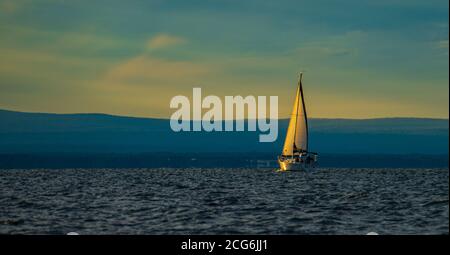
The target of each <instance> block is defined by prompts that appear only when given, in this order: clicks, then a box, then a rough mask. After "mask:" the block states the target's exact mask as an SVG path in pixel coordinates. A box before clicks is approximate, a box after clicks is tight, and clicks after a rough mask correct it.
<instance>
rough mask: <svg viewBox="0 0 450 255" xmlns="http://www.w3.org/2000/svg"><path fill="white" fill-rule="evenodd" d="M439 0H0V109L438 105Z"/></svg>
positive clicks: (438, 111) (144, 113)
mask: <svg viewBox="0 0 450 255" xmlns="http://www.w3.org/2000/svg"><path fill="white" fill-rule="evenodd" d="M448 5H449V3H448V1H447V0H439V1H437V0H429V1H423V0H420V1H419V0H407V1H406V0H405V1H399V0H378V1H373V0H370V1H369V0H342V1H324V0H311V1H297V0H277V1H258V0H239V1H238V0H217V1H200V0H193V1H183V0H176V1H162V0H154V1H151V0H150V1H133V0H131V1H120V0H90V1H86V0H79V1H63V0H33V1H31V0H0V109H9V110H18V111H28V112H53V113H91V112H95V113H108V114H116V115H126V116H139V117H155V118H169V117H170V115H171V114H172V113H173V112H174V110H173V109H170V108H169V103H170V100H171V98H172V97H174V96H177V95H185V96H191V95H192V88H194V87H200V88H202V93H203V95H204V96H206V95H217V96H219V97H224V96H233V95H242V96H247V95H253V96H264V95H265V96H278V97H279V100H278V101H279V116H280V118H283V117H287V116H288V115H289V114H290V112H291V108H292V104H293V100H294V96H295V89H296V80H297V72H298V71H300V70H302V71H304V73H305V74H304V92H305V97H306V98H305V100H306V105H307V109H308V114H309V116H310V117H315V118H358V119H361V118H376V117H432V118H448V116H449V110H448V109H449V108H448V105H449V95H448V93H449V72H448V68H449V66H448V64H449V49H448V47H449V41H448V40H449V39H448V32H449V27H448V23H449V20H448V17H449V15H448V8H449V6H448Z"/></svg>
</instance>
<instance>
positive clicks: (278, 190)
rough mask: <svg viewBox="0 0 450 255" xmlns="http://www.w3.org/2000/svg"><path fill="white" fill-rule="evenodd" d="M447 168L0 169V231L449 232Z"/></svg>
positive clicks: (147, 232)
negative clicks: (281, 170) (284, 170)
mask: <svg viewBox="0 0 450 255" xmlns="http://www.w3.org/2000/svg"><path fill="white" fill-rule="evenodd" d="M448 173H449V171H448V169H318V170H317V171H316V172H313V173H301V172H291V173H275V172H274V171H272V170H269V169H257V170H256V169H59V170H58V169H55V170H46V169H35V170H0V233H2V234H5V233H9V234H65V233H67V232H71V231H75V232H78V233H80V234H365V233H367V232H370V231H375V232H378V233H380V234H448V232H449V228H448V226H449V225H448V224H449V222H448V216H449V212H448V205H449V202H448V184H449V182H448V177H449V176H448Z"/></svg>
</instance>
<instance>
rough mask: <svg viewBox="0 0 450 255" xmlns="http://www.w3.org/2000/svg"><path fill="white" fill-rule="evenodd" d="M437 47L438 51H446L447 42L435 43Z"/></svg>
mask: <svg viewBox="0 0 450 255" xmlns="http://www.w3.org/2000/svg"><path fill="white" fill-rule="evenodd" d="M437 47H438V48H439V49H448V40H442V41H439V42H437Z"/></svg>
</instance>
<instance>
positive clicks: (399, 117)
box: [0, 108, 449, 121]
mask: <svg viewBox="0 0 450 255" xmlns="http://www.w3.org/2000/svg"><path fill="white" fill-rule="evenodd" d="M1 111H4V112H13V113H24V114H51V115H103V116H110V117H120V118H135V119H158V120H170V118H160V117H149V116H131V115H121V114H111V113H103V112H67V113H57V112H38V111H22V110H11V109H6V108H0V112H1ZM266 119H267V118H266ZM277 119H278V120H287V119H289V117H281V118H277ZM309 119H325V120H326V119H330V120H331V119H333V120H376V119H433V120H447V121H448V120H449V117H447V118H444V117H420V116H416V117H411V116H410V117H405V116H396V117H367V118H351V117H337V118H333V117H309ZM245 120H251V119H248V118H245V119H220V120H217V121H245ZM255 120H258V118H256V119H255ZM189 121H201V119H200V120H197V119H191V120H189Z"/></svg>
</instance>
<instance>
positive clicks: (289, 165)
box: [278, 160, 314, 171]
mask: <svg viewBox="0 0 450 255" xmlns="http://www.w3.org/2000/svg"><path fill="white" fill-rule="evenodd" d="M278 164H279V165H280V171H310V170H312V169H313V168H314V166H312V165H311V164H306V163H304V162H292V161H281V160H278Z"/></svg>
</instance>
